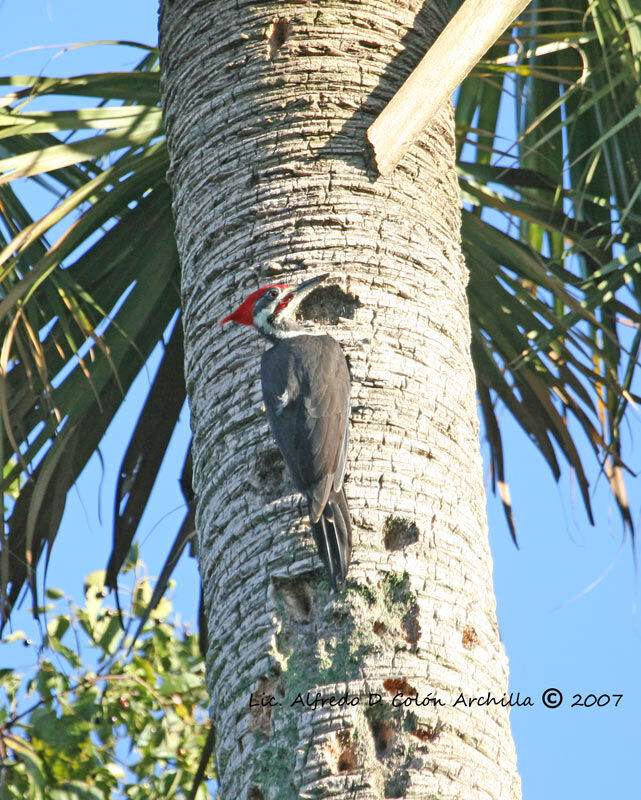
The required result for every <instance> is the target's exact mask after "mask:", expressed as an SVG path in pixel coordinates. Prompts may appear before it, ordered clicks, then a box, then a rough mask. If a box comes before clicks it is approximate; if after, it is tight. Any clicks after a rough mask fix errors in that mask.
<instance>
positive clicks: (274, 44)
mask: <svg viewBox="0 0 641 800" xmlns="http://www.w3.org/2000/svg"><path fill="white" fill-rule="evenodd" d="M290 33H291V24H290V22H289V20H288V19H286V18H285V17H274V19H273V20H272V24H271V25H270V26H269V28H267V44H268V45H269V57H270V58H274V56H275V55H276V53H277V52H278V51H279V50H280V48H281V47H282V46H283V45H284V44H285V42H286V41H287V40H288V39H289V35H290Z"/></svg>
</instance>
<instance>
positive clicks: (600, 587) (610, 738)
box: [0, 0, 641, 800]
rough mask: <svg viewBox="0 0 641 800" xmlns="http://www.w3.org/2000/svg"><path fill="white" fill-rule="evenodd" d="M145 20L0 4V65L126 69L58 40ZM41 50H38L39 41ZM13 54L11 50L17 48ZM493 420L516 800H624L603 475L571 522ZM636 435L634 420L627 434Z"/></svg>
mask: <svg viewBox="0 0 641 800" xmlns="http://www.w3.org/2000/svg"><path fill="white" fill-rule="evenodd" d="M156 21H157V2H156V0H129V1H128V2H122V0H116V1H115V2H111V3H109V4H107V5H105V4H97V3H91V2H78V1H76V0H4V1H3V2H0V58H1V59H2V60H0V73H2V74H16V73H40V72H42V73H44V74H53V75H68V74H73V73H75V72H85V71H97V70H101V69H106V68H112V69H127V68H128V67H130V66H132V65H133V64H134V63H135V61H136V58H137V53H135V52H133V53H132V51H126V50H123V51H121V56H116V57H115V58H114V52H113V49H110V48H104V47H103V48H100V47H93V48H81V49H78V50H69V49H68V46H69V45H70V44H73V43H80V42H85V41H92V40H97V39H101V40H104V39H121V40H134V41H142V42H145V43H154V42H155V41H156ZM48 45H54V46H53V47H48ZM43 46H45V49H39V48H41V47H43ZM34 48H38V49H34ZM22 50H25V52H18V51H22ZM156 363H157V359H156ZM151 371H152V367H151V366H150V372H151ZM148 380H149V375H141V376H140V377H139V379H138V384H137V386H134V388H133V389H132V392H131V393H130V397H129V398H128V400H127V403H126V404H125V406H124V408H123V409H122V411H121V413H120V415H119V416H118V418H117V419H116V420H115V421H114V424H113V425H112V426H111V429H110V431H109V434H108V438H107V440H106V441H105V443H104V446H103V455H104V457H105V465H106V466H105V470H104V474H103V470H102V468H101V466H100V464H99V463H98V460H97V459H93V460H92V461H91V463H90V464H89V465H88V467H87V469H86V470H85V472H84V473H83V476H82V477H81V479H80V481H79V483H78V487H77V489H75V490H73V491H72V493H71V495H70V498H69V501H68V503H67V508H66V511H65V517H64V521H63V527H62V530H61V532H60V534H59V537H58V541H57V542H56V547H55V549H54V555H53V558H52V563H51V567H50V570H49V577H48V583H49V585H52V586H59V587H62V588H64V589H65V590H66V591H68V592H69V593H71V594H73V595H75V596H77V597H78V598H80V597H81V594H82V579H83V577H84V575H85V574H87V573H88V572H90V571H91V570H93V569H96V568H99V567H102V566H104V565H105V564H106V560H107V556H108V553H109V548H110V525H111V518H112V513H113V512H112V507H111V503H112V501H111V498H112V497H113V492H114V484H115V477H116V476H115V472H116V469H117V465H118V463H119V460H120V458H121V457H122V454H123V449H124V447H125V446H126V440H125V436H126V430H127V428H128V426H130V425H131V417H132V416H133V415H135V414H136V413H137V410H138V409H139V407H140V403H141V400H142V393H143V390H144V388H145V387H144V383H145V382H146V381H148ZM501 424H502V426H503V431H504V436H505V441H506V450H507V466H508V479H509V482H510V487H511V491H512V498H513V502H514V507H515V514H516V522H517V531H518V535H519V541H520V545H521V548H520V550H518V551H517V550H516V549H515V548H514V546H513V544H512V542H511V540H510V537H509V534H508V532H507V528H506V524H505V521H504V518H503V511H502V508H501V505H500V503H499V502H498V501H497V500H495V499H494V498H492V497H490V498H489V500H488V516H489V525H490V540H491V545H492V551H493V556H494V578H495V589H496V596H497V605H498V617H499V625H500V629H501V635H502V638H503V642H504V644H505V648H506V651H507V654H508V658H509V660H510V669H511V678H510V685H511V690H512V691H514V692H516V691H519V692H520V693H521V696H524V695H530V696H532V698H533V699H534V700H535V702H536V706H535V707H534V708H519V709H514V710H513V711H512V728H513V733H514V737H515V741H516V746H517V753H518V760H519V770H520V773H521V776H522V780H523V796H524V798H525V800H555V799H556V798H566V797H581V798H582V800H601V799H602V797H603V796H604V795H605V793H606V792H607V794H608V795H619V796H628V797H629V796H635V795H636V794H638V767H637V766H636V765H637V761H638V754H637V747H638V745H637V742H638V740H639V724H640V723H639V720H641V702H640V695H641V692H640V690H639V680H638V674H639V664H640V663H641V623H640V621H639V614H638V610H637V600H638V596H639V591H638V579H637V576H636V575H635V572H634V567H633V561H632V556H631V551H630V546H629V543H625V544H624V545H623V546H622V530H621V524H620V521H619V517H618V513H617V511H616V509H615V507H614V505H613V503H612V502H611V501H610V499H609V497H608V492H607V489H606V486H605V481H604V478H603V477H601V479H600V481H596V475H592V483H593V485H594V484H596V485H597V488H596V491H595V492H594V494H593V503H594V508H595V518H596V525H595V527H594V528H593V527H591V526H590V525H589V523H588V522H587V520H586V518H585V513H584V511H583V507H582V502H581V499H580V497H579V494H578V489H577V487H576V486H573V484H572V480H571V475H570V472H569V470H568V469H567V468H566V467H565V466H564V469H563V474H562V478H561V481H560V483H559V485H558V486H557V485H556V484H555V483H554V481H553V479H552V478H551V476H550V474H549V471H548V469H547V466H546V465H545V464H544V462H543V459H542V458H541V457H540V456H539V455H538V454H537V453H536V452H535V450H534V448H533V446H532V445H531V444H530V442H529V441H528V440H527V439H526V438H525V436H524V435H523V434H522V433H521V432H520V430H519V429H518V427H517V426H516V424H515V423H514V422H513V420H512V419H511V418H510V417H509V415H507V414H504V415H503V418H502V420H501ZM187 426H188V422H187V419H186V414H184V413H183V416H182V418H181V426H180V430H179V433H178V436H177V437H176V438H175V441H173V442H172V446H171V451H170V453H169V454H168V457H167V459H166V460H165V464H164V465H163V475H162V477H161V480H160V482H159V485H158V486H157V488H156V490H155V493H154V496H153V497H152V502H151V503H150V507H149V508H148V509H147V512H146V513H145V516H144V518H143V521H142V524H141V528H140V530H141V532H142V535H141V537H140V540H141V550H142V557H143V559H144V560H145V561H146V563H147V564H148V566H149V569H150V572H151V573H152V574H157V572H158V570H159V569H160V566H161V564H162V561H163V559H164V555H165V553H166V552H167V548H168V547H169V544H170V542H171V540H172V538H173V535H174V534H175V531H176V529H177V526H178V524H179V522H180V519H181V516H182V513H183V511H182V510H181V507H182V496H181V494H180V492H179V490H178V485H177V482H176V479H175V474H174V471H173V468H174V467H175V464H177V463H179V464H182V459H183V454H184V449H185V443H186V436H187ZM639 432H640V427H639V424H638V419H637V421H636V422H633V428H632V431H631V434H630V435H634V434H636V435H637V436H638V434H639ZM632 452H633V464H632V466H633V467H634V463H635V459H634V456H635V452H634V451H632ZM636 460H637V461H638V451H637V452H636ZM628 488H629V492H630V495H631V498H632V503H633V515H634V517H635V521H636V522H638V513H639V508H638V497H639V495H640V494H641V493H640V492H639V479H636V480H631V481H630V484H629V487H628ZM98 492H99V494H100V497H101V514H100V516H99V514H98V504H97V502H96V497H97V495H98ZM600 576H603V577H601V579H600V580H598V582H597V583H596V585H594V587H593V588H591V589H589V591H586V590H587V589H588V587H590V586H592V584H593V583H594V582H595V581H596V580H597V579H598V578H599V577H600ZM197 581H198V578H197V573H196V568H195V564H194V562H193V561H191V560H190V559H187V558H185V557H184V558H183V560H182V562H181V565H180V568H179V570H178V573H177V588H176V590H175V591H174V595H173V600H174V603H175V605H176V607H177V609H178V610H179V612H180V614H181V615H182V617H183V618H184V619H188V620H195V613H196V602H197V596H198V583H197ZM23 619H24V617H23ZM21 622H22V620H21ZM25 624H28V623H27V622H25ZM3 650H4V652H3V653H2V658H1V659H0V660H1V661H2V662H3V663H2V664H0V666H3V665H4V663H6V662H7V661H9V662H10V663H12V664H13V665H15V666H16V667H18V668H27V667H28V666H29V664H30V663H31V662H32V661H33V658H34V657H35V652H34V651H29V650H25V649H24V648H22V647H20V648H19V649H15V648H14V647H13V646H11V647H10V646H4V647H3ZM549 687H555V688H557V689H560V690H561V691H562V692H563V694H564V696H565V702H564V704H563V706H562V707H561V708H560V709H557V710H551V709H546V708H544V707H543V705H542V704H541V702H540V699H539V698H540V695H541V692H542V691H543V690H544V689H546V688H549ZM575 693H581V694H583V695H587V694H589V693H594V694H596V695H597V696H599V695H602V694H604V693H605V694H607V693H610V694H614V693H622V694H623V698H622V700H621V701H620V703H619V706H618V707H617V708H614V707H613V702H614V701H612V702H611V703H610V704H609V705H608V706H607V707H604V708H597V707H593V708H582V707H574V708H571V707H570V703H571V702H572V696H573V695H574V694H575Z"/></svg>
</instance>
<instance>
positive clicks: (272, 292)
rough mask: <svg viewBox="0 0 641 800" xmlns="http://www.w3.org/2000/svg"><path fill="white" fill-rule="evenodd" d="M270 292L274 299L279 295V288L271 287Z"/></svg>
mask: <svg viewBox="0 0 641 800" xmlns="http://www.w3.org/2000/svg"><path fill="white" fill-rule="evenodd" d="M268 294H269V296H270V297H271V298H272V300H273V299H274V298H275V297H278V289H270V290H269V292H268Z"/></svg>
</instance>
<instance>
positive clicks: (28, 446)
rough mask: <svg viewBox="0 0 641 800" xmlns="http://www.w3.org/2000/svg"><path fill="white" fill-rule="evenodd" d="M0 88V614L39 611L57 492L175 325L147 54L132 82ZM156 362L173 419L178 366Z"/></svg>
mask: <svg viewBox="0 0 641 800" xmlns="http://www.w3.org/2000/svg"><path fill="white" fill-rule="evenodd" d="M0 84H3V85H5V86H6V87H20V88H17V89H14V88H10V91H9V92H8V93H7V94H6V95H5V96H4V97H3V98H2V99H1V100H0V109H1V111H0V155H2V156H4V157H3V158H1V159H0V213H1V215H2V217H1V219H2V222H3V223H4V225H3V226H2V229H0V233H1V234H2V238H1V239H0V279H1V281H2V289H1V294H0V330H1V331H2V348H1V350H0V370H1V373H0V374H1V376H2V380H1V381H0V409H1V412H2V427H3V437H2V447H3V454H4V458H3V462H4V474H3V478H4V480H3V488H4V489H5V490H6V489H7V488H8V487H11V486H12V487H16V486H17V487H19V490H17V491H15V492H14V496H15V500H11V499H10V501H9V503H8V507H6V508H5V516H6V517H7V532H6V533H5V538H4V540H3V547H2V555H1V556H0V575H1V580H0V586H1V587H2V609H3V617H4V618H6V617H7V616H8V614H9V613H10V611H11V609H12V608H13V606H14V605H15V603H16V601H17V600H18V597H19V595H20V592H21V590H22V588H23V586H24V585H25V584H28V585H29V586H30V589H31V592H32V594H33V600H34V606H37V597H36V583H35V572H34V570H35V566H36V565H37V563H38V561H39V559H40V557H41V556H42V555H43V554H44V553H45V552H47V558H48V552H50V549H51V546H52V545H53V541H54V539H55V535H56V532H57V528H58V525H59V523H60V519H61V517H62V512H63V509H64V504H65V499H66V494H67V492H68V490H69V489H70V488H71V486H72V485H73V484H74V482H75V481H76V479H77V478H78V476H79V474H80V472H81V471H82V469H83V468H84V466H85V464H86V463H87V461H88V460H89V458H90V456H91V455H92V454H93V453H94V452H95V451H96V449H97V447H98V445H99V442H100V440H101V438H102V436H103V434H104V432H105V431H106V429H107V427H108V426H109V423H110V422H111V420H112V419H113V417H114V414H115V413H116V411H117V410H118V408H119V407H120V404H121V402H122V400H123V399H124V396H125V394H126V392H127V390H128V388H129V387H130V385H131V384H132V382H133V380H134V379H135V377H136V375H137V374H138V373H139V372H140V370H141V369H143V368H144V367H145V364H146V362H147V359H148V357H149V355H150V354H151V352H152V351H153V349H154V348H155V347H156V346H157V345H158V343H159V342H161V341H162V339H163V334H164V333H165V331H166V329H167V328H168V326H169V325H170V324H171V323H172V320H174V321H175V317H176V313H177V310H178V304H179V288H178V287H179V268H178V256H177V252H176V246H175V241H174V234H173V221H172V217H171V208H170V202H171V198H170V193H169V189H168V187H167V185H166V183H165V180H164V176H165V172H166V170H167V168H168V158H167V151H166V147H165V142H164V138H163V128H162V118H161V112H160V108H159V84H158V65H157V56H156V53H155V51H153V50H151V51H150V53H149V55H148V56H146V57H145V59H144V60H143V61H142V62H141V64H140V65H139V67H138V68H137V69H136V70H134V71H132V72H131V73H106V74H97V75H83V76H78V77H75V78H69V79H49V78H36V77H10V78H4V79H0ZM45 95H47V96H56V97H58V98H62V99H63V102H64V103H69V104H70V105H71V104H72V103H73V102H74V100H75V99H76V98H77V97H82V98H95V99H94V100H89V102H88V104H87V105H86V106H83V107H80V108H73V109H71V110H68V109H63V110H42V109H40V108H38V101H40V100H41V99H42V97H43V96H45ZM105 101H110V102H109V103H106V102H105ZM84 102H87V101H84ZM34 176H36V177H37V178H38V179H39V180H40V181H41V186H44V187H45V188H46V189H48V190H49V191H50V192H52V193H53V194H54V196H55V204H54V205H53V207H52V209H51V210H50V211H49V212H48V213H47V214H45V215H44V216H41V217H40V218H37V219H32V218H31V216H30V214H29V212H28V211H27V209H26V207H25V205H24V204H23V203H22V201H21V199H20V189H19V179H21V178H26V177H29V178H31V179H32V180H33V179H34ZM15 185H17V186H18V188H17V189H15V190H14V186H15ZM174 331H175V332H179V331H180V324H179V323H178V327H176V325H175V324H174ZM172 338H176V336H174V337H172ZM168 354H169V350H168V353H167V354H166V355H165V358H164V359H163V361H164V362H165V364H170V368H171V370H173V374H172V376H171V378H170V379H169V381H170V385H172V386H173V387H174V389H175V397H174V405H176V406H177V407H178V409H180V407H181V406H182V404H183V402H184V399H185V391H184V385H183V377H182V365H181V364H180V359H178V360H177V359H175V358H173V359H169V357H168ZM161 369H162V368H161ZM166 371H167V369H165V370H164V373H166ZM156 415H157V416H158V409H156ZM148 419H149V414H148V415H147V420H148ZM173 422H174V423H175V419H174V420H173ZM152 424H153V423H152ZM166 428H167V426H166V425H165V426H159V427H158V428H157V433H158V434H159V435H158V436H157V437H156V439H155V440H154V446H155V447H157V448H159V449H160V451H161V453H162V452H164V448H165V447H166V445H167V443H168V439H169V437H170V436H171V433H172V432H173V426H171V430H166ZM147 444H148V443H146V442H142V444H141V440H140V437H138V439H136V438H135V437H134V439H132V442H131V444H130V448H129V453H128V458H129V460H128V461H127V462H126V463H123V470H124V471H125V473H126V472H127V471H128V470H130V472H131V474H123V475H122V476H121V480H120V482H119V493H120V495H121V496H120V497H119V501H118V502H117V503H116V507H117V509H120V510H121V515H120V516H119V515H118V514H117V515H116V518H117V520H118V521H120V522H121V523H122V519H121V517H127V508H129V509H131V507H132V505H131V500H132V498H131V493H132V492H133V493H134V494H136V502H137V503H138V504H139V503H140V496H141V495H144V494H145V493H147V496H148V492H149V491H150V488H151V485H150V484H149V480H148V475H147V472H148V471H145V470H143V471H142V472H140V470H139V469H138V466H139V465H138V461H139V458H142V455H143V453H142V450H141V448H145V447H146V445H147ZM136 447H138V451H137V452H134V450H136ZM144 456H145V457H146V458H148V457H149V454H148V451H147V450H145V452H144ZM157 460H158V459H155V460H153V459H152V461H153V464H154V465H155V466H154V467H153V468H154V469H155V468H156V466H157V465H156V461H157ZM151 484H153V478H152V480H151ZM145 502H146V497H145V498H144V501H143V503H142V504H143V507H144V503H145ZM134 505H135V503H134ZM125 527H126V526H125ZM116 551H117V552H121V551H122V540H121V538H118V537H116V540H115V543H114V552H116Z"/></svg>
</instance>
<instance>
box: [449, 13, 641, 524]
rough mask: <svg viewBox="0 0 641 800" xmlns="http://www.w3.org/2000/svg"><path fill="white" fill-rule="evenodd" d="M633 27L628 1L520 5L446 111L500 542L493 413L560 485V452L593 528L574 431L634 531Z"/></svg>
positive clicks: (636, 235)
mask: <svg viewBox="0 0 641 800" xmlns="http://www.w3.org/2000/svg"><path fill="white" fill-rule="evenodd" d="M635 14H636V16H635ZM640 23H641V8H639V7H638V4H636V10H635V9H634V8H633V6H632V4H631V3H628V2H626V1H625V0H624V2H605V0H596V1H595V2H591V3H590V4H587V3H585V2H583V1H582V0H581V1H579V0H565V1H564V2H563V3H561V4H555V5H554V6H553V7H547V6H545V5H544V4H542V3H540V2H533V3H532V4H531V5H530V6H529V9H528V12H527V13H526V14H524V15H523V17H522V18H521V19H520V20H519V23H518V25H517V28H516V40H512V39H511V38H508V37H506V38H505V41H503V42H500V43H498V44H497V45H496V46H495V47H494V48H493V50H492V51H491V52H490V54H488V57H487V58H486V60H485V61H484V62H483V63H482V64H480V65H479V66H478V68H477V70H476V71H475V73H474V74H473V75H472V76H471V77H470V79H468V81H466V82H465V83H464V84H463V86H462V87H461V91H460V96H459V99H458V103H457V109H456V119H457V129H458V134H459V154H460V156H461V160H460V161H459V171H460V178H461V188H462V192H463V198H464V202H465V203H466V213H465V215H464V221H463V232H464V234H463V242H464V249H465V253H466V258H467V262H468V265H469V267H470V272H471V275H470V290H469V297H470V308H471V315H472V328H473V357H474V361H475V365H476V371H477V378H478V382H479V394H480V399H481V413H482V416H483V418H484V421H485V427H486V431H487V435H488V442H489V445H490V452H491V462H492V465H493V468H494V469H493V477H494V478H495V479H496V478H498V480H499V482H500V488H501V496H502V498H503V500H504V506H505V510H506V514H507V517H508V523H509V524H510V529H511V531H512V534H513V535H514V526H513V520H512V516H511V509H510V505H509V492H508V491H507V488H506V487H505V485H504V484H505V472H506V470H505V464H504V448H503V445H502V442H501V434H500V426H499V425H498V424H497V414H498V408H499V407H501V406H502V407H504V408H506V409H507V410H508V411H509V412H510V413H511V414H512V415H513V416H514V417H515V419H516V420H517V421H518V423H519V424H520V426H521V427H522V428H523V430H524V431H525V432H526V433H527V435H528V436H529V437H530V438H531V439H532V441H534V442H535V443H536V445H537V447H538V448H539V450H540V452H541V453H542V454H543V456H544V458H545V459H546V461H547V463H548V465H549V467H550V469H551V471H552V473H553V475H554V476H555V478H557V479H558V477H559V474H560V466H559V462H558V460H557V457H558V454H559V453H562V454H563V456H564V458H565V460H566V461H567V462H568V463H569V464H570V465H571V467H572V468H573V469H574V471H575V473H576V475H577V479H578V483H579V486H580V488H581V493H582V497H583V500H584V503H585V506H586V510H587V513H588V516H589V517H590V518H591V514H592V512H591V508H590V495H589V492H588V478H587V473H588V468H589V464H588V463H587V461H586V458H585V456H581V455H580V454H579V449H578V439H577V437H576V434H575V431H577V430H580V431H582V432H583V434H584V435H585V437H586V441H587V442H588V443H589V445H590V447H591V450H592V452H593V453H594V454H595V458H596V462H595V463H596V466H597V468H598V469H599V470H603V471H604V472H605V474H606V476H607V477H608V479H609V482H610V487H611V490H612V493H613V496H614V498H615V500H616V502H617V504H618V507H619V510H620V512H621V514H622V518H623V520H624V524H625V525H626V527H627V528H628V530H630V531H631V532H633V526H632V516H631V513H630V508H629V503H628V498H627V495H626V491H625V484H624V481H623V473H624V471H625V469H626V465H625V457H624V456H625V454H624V453H623V448H622V438H621V426H622V422H623V420H624V417H625V413H626V411H627V410H628V408H629V404H630V403H631V402H632V403H633V402H634V401H635V400H636V399H637V398H636V397H635V395H634V393H633V389H632V387H633V378H634V375H635V369H636V365H637V361H638V352H639V331H640V330H641V327H640V324H641V313H640V312H641V308H640V305H641V283H640V282H639V274H638V273H639V269H640V264H639V249H638V245H637V242H638V241H639V240H640V239H641V235H640V234H641V200H640V196H641V181H640V175H639V169H640V168H639V164H641V102H640V101H641V90H640V88H639V71H640V63H641V62H640V61H639V52H640V49H641V35H640V31H641V28H640ZM510 71H511V72H510ZM506 96H507V97H510V98H511V100H508V102H507V105H508V106H509V107H510V112H511V114H512V122H513V125H514V131H515V134H514V141H513V142H510V143H508V144H506V142H505V140H504V139H502V138H501V137H500V136H499V135H498V134H499V130H500V129H505V118H503V122H502V123H501V124H499V118H500V112H499V107H500V103H501V101H502V100H503V102H504V103H505V101H506ZM466 142H467V143H468V146H467V147H465V143H466ZM470 144H471V145H472V146H471V147H470ZM470 153H471V155H470ZM497 309H500V311H499V312H498V313H497ZM572 419H573V420H574V422H575V423H577V424H578V428H577V427H576V426H575V425H572V422H571V421H572Z"/></svg>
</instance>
